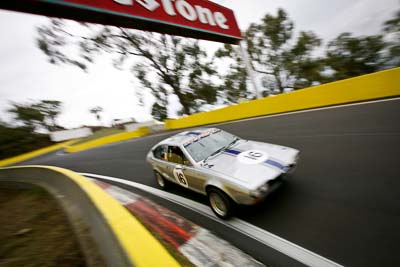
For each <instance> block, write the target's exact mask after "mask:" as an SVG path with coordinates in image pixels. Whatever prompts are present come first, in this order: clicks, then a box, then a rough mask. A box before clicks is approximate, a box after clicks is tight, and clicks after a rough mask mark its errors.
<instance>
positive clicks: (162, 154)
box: [153, 145, 167, 160]
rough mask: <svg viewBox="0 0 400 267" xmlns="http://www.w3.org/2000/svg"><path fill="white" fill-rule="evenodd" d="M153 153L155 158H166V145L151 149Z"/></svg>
mask: <svg viewBox="0 0 400 267" xmlns="http://www.w3.org/2000/svg"><path fill="white" fill-rule="evenodd" d="M153 155H154V157H155V158H156V159H161V160H167V146H166V145H161V146H158V147H157V148H156V149H154V150H153Z"/></svg>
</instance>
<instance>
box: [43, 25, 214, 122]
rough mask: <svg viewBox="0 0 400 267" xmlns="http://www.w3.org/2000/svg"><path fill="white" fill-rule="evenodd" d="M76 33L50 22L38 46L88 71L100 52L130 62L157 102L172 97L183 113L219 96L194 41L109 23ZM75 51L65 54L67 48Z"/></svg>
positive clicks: (116, 62)
mask: <svg viewBox="0 0 400 267" xmlns="http://www.w3.org/2000/svg"><path fill="white" fill-rule="evenodd" d="M80 25H81V26H82V27H83V28H84V29H83V30H82V31H79V32H80V33H82V32H84V33H85V34H84V35H82V34H77V33H73V32H71V31H69V30H70V29H71V28H68V26H67V25H66V23H65V22H64V21H63V20H58V19H57V20H51V22H50V23H49V24H48V25H43V26H41V27H39V28H38V38H37V45H38V47H39V48H40V49H41V50H42V51H43V52H44V53H45V54H46V55H47V56H48V58H49V59H50V62H51V63H54V64H60V63H61V64H72V65H75V66H78V67H80V68H81V69H84V70H87V65H88V64H90V63H93V62H94V59H95V57H96V56H98V55H100V54H101V53H102V52H106V53H109V54H111V55H112V56H113V58H114V65H115V66H116V67H118V68H121V67H123V66H126V65H125V64H129V65H130V66H131V68H132V73H133V74H134V76H135V77H136V78H137V79H138V81H139V82H140V83H141V85H142V87H143V88H144V89H146V90H149V91H150V92H151V93H152V94H153V95H154V96H155V98H156V99H157V101H156V104H157V105H158V106H163V107H164V108H166V106H167V105H168V104H169V96H170V95H176V96H177V97H178V99H179V102H180V104H181V105H182V112H181V113H183V114H191V113H194V112H196V111H197V110H199V108H200V107H201V106H202V105H204V104H212V103H214V102H215V101H216V99H217V87H216V86H214V84H213V82H212V80H213V79H214V78H215V76H216V72H215V70H214V67H213V63H212V62H211V61H210V60H209V59H208V58H207V54H206V52H205V51H204V50H203V49H202V48H201V47H200V46H199V43H198V41H193V40H191V39H187V38H179V37H174V36H169V35H163V34H158V33H150V32H142V31H137V30H128V29H124V28H117V27H111V26H100V25H93V24H87V23H85V24H80ZM71 50H72V51H75V52H74V53H70V54H69V55H67V54H66V51H71Z"/></svg>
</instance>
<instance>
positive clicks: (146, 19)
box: [0, 0, 242, 44]
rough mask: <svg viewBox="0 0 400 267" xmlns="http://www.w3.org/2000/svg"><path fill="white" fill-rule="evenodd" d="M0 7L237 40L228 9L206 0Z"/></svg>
mask: <svg viewBox="0 0 400 267" xmlns="http://www.w3.org/2000/svg"><path fill="white" fill-rule="evenodd" d="M0 8H3V9H9V10H15V11H22V12H28V13H34V14H41V15H46V16H53V17H62V18H68V19H74V20H79V21H86V22H94V23H100V24H107V25H115V26H121V27H127V28H134V29H140V30H147V31H155V32H160V33H166V34H172V35H180V36H185V37H192V38H198V39H206V40H212V41H218V42H224V43H232V44H237V43H238V42H239V41H240V40H241V39H242V36H241V32H240V30H239V27H238V24H237V21H236V18H235V15H234V13H233V11H232V10H230V9H228V8H225V7H223V6H220V5H218V4H215V3H213V2H211V1H207V0H13V1H0Z"/></svg>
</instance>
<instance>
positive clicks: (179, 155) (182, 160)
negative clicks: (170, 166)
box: [167, 146, 191, 165]
mask: <svg viewBox="0 0 400 267" xmlns="http://www.w3.org/2000/svg"><path fill="white" fill-rule="evenodd" d="M167 158H168V161H169V162H173V163H176V164H182V165H191V164H190V162H189V160H187V158H186V157H185V155H184V154H183V152H182V150H181V149H180V148H179V147H177V146H169V147H168V154H167Z"/></svg>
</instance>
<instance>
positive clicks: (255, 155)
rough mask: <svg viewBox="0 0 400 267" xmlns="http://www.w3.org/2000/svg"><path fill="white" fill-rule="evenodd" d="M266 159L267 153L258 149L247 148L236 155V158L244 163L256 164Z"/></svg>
mask: <svg viewBox="0 0 400 267" xmlns="http://www.w3.org/2000/svg"><path fill="white" fill-rule="evenodd" d="M267 159H268V154H267V153H265V152H264V151H260V150H247V151H244V152H242V153H240V154H239V155H238V160H239V161H240V162H242V163H245V164H257V163H261V162H264V161H266V160H267Z"/></svg>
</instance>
